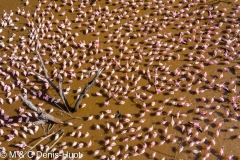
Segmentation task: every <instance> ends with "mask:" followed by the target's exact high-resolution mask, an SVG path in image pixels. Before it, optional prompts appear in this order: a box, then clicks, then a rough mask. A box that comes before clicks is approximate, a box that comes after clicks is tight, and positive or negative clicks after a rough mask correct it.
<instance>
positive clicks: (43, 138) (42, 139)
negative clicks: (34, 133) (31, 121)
mask: <svg viewBox="0 0 240 160" xmlns="http://www.w3.org/2000/svg"><path fill="white" fill-rule="evenodd" d="M53 134H55V132H52V133H51V134H49V135H47V136H45V137H41V139H40V140H39V141H38V142H37V143H36V144H35V145H34V146H32V147H31V148H30V149H29V150H28V151H27V152H25V153H24V154H23V156H21V157H24V156H25V155H26V154H27V153H28V152H29V151H31V150H32V149H33V148H35V147H36V146H37V145H38V144H39V143H41V142H42V141H44V140H45V139H47V138H48V137H50V136H52V135H53ZM21 157H20V158H19V159H21ZM19 159H18V160H19Z"/></svg>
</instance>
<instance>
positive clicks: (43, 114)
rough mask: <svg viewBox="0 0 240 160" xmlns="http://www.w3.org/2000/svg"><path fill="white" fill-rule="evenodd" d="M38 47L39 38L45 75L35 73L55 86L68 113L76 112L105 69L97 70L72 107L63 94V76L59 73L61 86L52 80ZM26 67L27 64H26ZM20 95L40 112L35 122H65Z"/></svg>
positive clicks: (34, 109) (28, 104)
mask: <svg viewBox="0 0 240 160" xmlns="http://www.w3.org/2000/svg"><path fill="white" fill-rule="evenodd" d="M38 47H39V41H38V40H37V43H36V54H37V56H38V58H39V61H40V63H41V67H42V68H43V71H44V76H43V75H41V74H39V73H37V72H35V71H34V73H35V74H37V75H38V76H40V77H41V78H44V79H46V80H47V82H48V83H49V84H50V85H51V86H52V87H53V89H54V90H55V91H56V92H57V93H58V95H59V96H60V98H61V99H62V101H63V104H64V106H65V108H66V111H68V113H69V112H70V110H71V111H72V112H76V111H77V110H78V109H79V105H80V103H81V101H82V99H83V96H84V95H85V94H86V92H87V90H88V89H89V88H90V87H91V86H92V85H93V84H94V83H95V82H96V80H97V78H98V77H99V75H100V74H101V73H102V71H103V69H99V70H98V71H96V72H97V73H96V75H95V76H94V78H93V79H92V80H91V81H90V82H89V83H88V84H87V85H86V86H85V87H84V89H83V91H82V92H81V93H80V94H79V96H78V99H77V101H76V103H75V105H74V107H73V108H71V107H70V106H69V103H68V101H67V99H66V97H65V95H64V94H63V89H62V83H63V78H62V76H61V75H60V74H58V85H59V87H56V86H55V85H54V84H53V82H52V81H51V80H50V78H49V76H48V70H47V69H46V67H45V65H44V62H43V60H42V57H41V55H40V53H39V52H38ZM22 65H24V66H25V64H23V63H22ZM25 67H26V66H25ZM19 97H20V98H21V100H22V101H23V102H24V103H25V104H26V105H27V106H28V107H29V108H30V109H32V110H33V111H35V112H36V113H38V115H39V118H40V120H39V121H37V122H35V123H36V124H41V125H44V123H45V121H48V120H50V121H52V122H54V123H63V122H62V120H60V119H58V118H56V117H54V116H52V115H50V114H48V113H46V112H45V111H44V110H42V109H39V108H38V107H36V106H34V105H33V104H32V102H31V101H29V100H28V99H27V98H25V97H24V96H22V95H21V94H19Z"/></svg>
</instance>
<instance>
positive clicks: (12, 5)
mask: <svg viewBox="0 0 240 160" xmlns="http://www.w3.org/2000/svg"><path fill="white" fill-rule="evenodd" d="M117 2H118V3H117ZM226 2H230V1H224V2H223V1H207V2H199V3H197V2H196V5H195V6H193V5H191V4H190V6H188V4H189V2H187V1H182V2H180V1H175V2H173V1H171V2H165V3H164V2H163V1H159V2H158V3H157V2H155V1H136V2H135V1H112V2H110V1H108V2H107V1H102V0H99V1H97V2H96V5H95V3H94V5H93V6H90V4H89V3H87V2H85V1H83V2H82V3H83V4H84V5H85V6H86V7H80V4H81V1H74V2H72V3H73V4H72V6H71V1H67V3H66V4H64V3H62V2H60V1H57V2H52V1H42V3H38V2H37V1H30V3H29V4H28V5H27V6H25V1H24V2H23V1H17V2H15V1H13V0H9V1H6V2H5V1H4V2H2V3H1V4H2V5H1V6H0V7H1V10H0V11H1V12H0V13H1V14H2V15H3V14H4V11H3V9H2V8H4V10H5V11H6V12H7V14H10V10H12V11H13V12H14V13H13V16H12V17H11V19H12V20H13V23H14V26H9V23H8V24H7V26H6V27H3V26H2V27H1V28H2V29H3V30H2V33H0V34H1V35H0V36H4V37H5V38H4V37H1V40H2V42H4V44H5V47H1V49H0V50H1V53H2V54H1V55H2V56H1V58H2V60H1V70H2V71H4V72H6V76H4V75H2V74H0V78H1V81H2V82H4V84H6V85H11V82H13V83H15V84H17V78H19V79H20V80H21V81H22V82H23V84H24V85H23V88H25V89H27V92H28V93H27V97H28V99H30V100H31V101H32V102H33V103H34V104H38V103H42V102H43V103H44V104H43V106H41V107H42V108H44V109H45V110H46V111H48V110H50V109H51V108H53V109H54V112H53V113H51V114H52V115H54V116H55V117H57V118H60V119H62V121H63V122H64V124H55V125H54V128H53V129H52V131H55V132H57V131H58V130H59V129H63V130H64V136H63V137H62V138H61V139H60V141H59V142H58V143H57V144H56V145H55V146H54V148H56V151H55V153H58V152H59V151H60V150H62V149H63V147H61V145H60V144H61V143H62V142H67V144H66V146H68V147H66V148H65V149H64V152H65V153H66V152H67V151H68V152H69V153H76V152H81V153H82V154H83V159H100V158H104V159H108V158H109V159H114V158H115V159H124V158H128V159H152V158H153V155H152V154H153V153H156V156H155V157H154V159H163V158H165V159H204V157H205V158H206V159H227V157H228V158H230V157H231V155H232V159H238V157H239V156H240V154H239V151H238V150H239V143H238V142H239V138H238V137H239V133H238V132H239V127H238V126H239V116H238V114H239V110H236V111H235V110H234V109H233V107H232V97H233V96H234V95H238V89H239V80H238V79H239V77H238V76H237V75H238V67H237V65H239V54H238V50H239V36H240V35H239V32H238V30H239V29H240V28H239V19H238V18H239V11H240V7H239V2H238V1H236V2H232V3H230V4H228V3H226ZM55 3H56V5H57V7H60V11H57V7H56V9H54V5H55ZM204 3H205V4H206V5H203V4H204ZM3 4H4V5H3ZM49 4H52V7H50V8H48V7H47V6H48V5H49ZM181 4H182V5H181ZM37 5H38V7H36V6H37ZM17 7H19V8H20V10H21V11H20V12H22V11H23V9H24V10H25V12H26V13H27V12H28V11H29V12H30V14H31V16H30V17H28V19H29V20H31V21H32V23H33V24H34V26H28V20H27V18H26V15H19V14H17V11H18V8H17ZM37 8H40V9H39V11H36V10H37ZM71 8H73V9H74V11H73V12H72V13H71V12H70V10H71ZM107 8H108V9H107ZM91 10H92V11H91ZM208 10H210V12H212V15H213V16H214V15H215V14H216V15H217V17H213V18H211V15H210V14H208ZM35 11H36V17H34V12H35ZM97 11H98V12H99V11H100V12H101V13H97ZM47 12H49V14H47ZM63 12H65V15H63V16H61V14H63ZM124 12H126V13H124ZM155 13H156V14H155ZM178 13H179V14H178ZM94 14H95V15H96V17H94V18H93V19H92V20H91V16H93V15H94ZM97 14H99V15H97ZM121 14H123V16H122V18H121ZM174 14H177V15H176V16H175V17H173V16H174ZM181 14H182V15H181ZM234 14H235V16H234ZM78 15H79V21H78V22H75V19H76V17H77V16H78ZM118 16H120V17H118ZM6 17H8V15H7V16H6ZM100 17H101V19H100ZM104 17H105V18H104ZM177 17H178V18H179V19H177ZM3 18H4V17H3ZM16 18H18V19H19V20H18V21H16V20H15V19H16ZM44 18H45V20H42V19H44ZM56 19H58V20H59V23H58V24H56V23H55V22H56ZM81 19H82V22H81ZM119 19H120V20H119ZM47 20H48V21H49V24H50V25H49V26H48V27H42V24H43V23H44V24H45V25H47V23H48V22H47ZM42 21H43V22H42ZM64 21H65V22H64ZM63 22H64V23H63ZM87 22H89V23H87ZM103 23H105V26H104V25H103ZM61 24H62V26H64V25H63V24H65V25H66V24H69V26H68V27H70V28H68V31H67V29H66V28H67V26H65V27H64V28H62V29H59V28H60V27H61ZM80 24H81V26H78V25H80ZM129 24H131V25H129ZM40 25H41V26H40ZM231 25H232V26H231ZM50 26H52V27H50ZM89 26H92V27H95V31H93V32H90V28H91V27H89ZM214 26H219V28H215V29H214V28H213V27H214ZM14 27H18V28H14ZM23 27H26V28H25V29H22V28H23ZM41 27H42V28H43V29H41ZM57 27H58V28H57ZM33 28H35V29H37V28H40V29H39V31H37V32H36V33H37V34H38V37H39V40H40V43H41V45H42V46H41V48H40V49H39V51H40V53H41V56H42V58H43V60H44V62H45V63H46V64H45V65H46V68H47V69H48V75H49V77H51V78H52V79H53V83H54V84H55V85H58V82H57V78H56V77H54V75H53V72H54V69H56V70H57V72H58V73H59V72H60V73H61V75H62V76H63V77H64V83H63V88H64V89H66V88H68V87H70V88H71V90H70V91H69V93H68V94H66V98H67V100H68V102H69V104H70V106H72V107H73V106H74V104H75V102H76V99H77V95H78V94H79V93H76V92H77V90H78V88H79V87H81V88H82V89H83V88H84V86H85V85H86V84H87V83H88V82H89V81H90V80H91V79H92V78H93V77H94V75H93V73H91V74H90V75H91V76H90V77H89V71H91V70H98V69H100V68H104V69H105V70H104V71H103V72H102V74H101V75H100V77H99V78H98V82H97V83H96V84H95V85H93V86H92V87H91V88H90V89H89V91H88V92H87V94H88V96H85V97H84V98H83V100H82V102H81V107H80V109H79V110H78V111H77V112H75V113H71V116H72V117H80V118H81V119H72V118H71V117H70V116H68V115H67V114H65V113H63V112H62V111H61V110H59V108H58V107H57V106H56V105H55V104H54V103H51V102H47V101H45V100H44V99H43V96H44V95H45V94H48V95H49V96H50V97H56V99H58V98H59V96H58V94H57V93H56V92H55V90H54V89H52V87H51V86H50V87H49V89H48V90H47V89H46V88H45V84H44V82H42V81H41V80H39V79H38V78H37V76H35V75H27V76H25V75H24V70H26V69H25V68H22V69H21V68H18V67H17V66H16V65H13V66H12V63H13V61H14V60H10V59H9V58H8V56H10V57H11V55H12V56H17V57H21V56H22V57H23V58H22V59H20V60H18V61H20V62H24V63H26V61H27V59H30V61H29V62H28V63H27V64H26V66H31V65H34V64H36V71H37V72H39V69H40V67H41V65H40V63H39V61H38V59H37V58H35V57H36V55H35V50H34V48H35V45H34V44H33V45H32V46H31V44H30V43H29V42H30V41H31V38H30V35H29V33H30V30H31V29H33ZM46 28H49V29H48V30H47V31H46ZM50 28H52V30H50ZM229 28H231V30H230V29H229ZM86 29H88V32H89V33H87V34H86ZM194 30H195V31H194ZM67 32H69V33H68V34H67ZM98 32H99V33H98ZM180 32H183V33H184V34H183V36H182V38H183V41H182V42H181V41H180V40H179V34H180ZM44 33H45V37H43V35H44ZM76 33H78V34H79V35H78V36H76ZM13 34H16V36H15V37H14V38H13V41H11V40H10V41H11V42H9V38H10V37H11V36H12V35H13ZM74 34H75V35H74ZM96 34H99V35H96ZM111 34H112V36H111ZM54 35H55V36H56V38H52V36H54ZM194 35H195V40H194V38H193V37H194ZM228 35H229V37H228ZM19 36H24V37H25V39H26V42H25V43H23V44H25V45H26V47H25V48H23V49H21V47H20V46H21V42H20V41H21V40H20V39H19V38H20V37H19ZM48 36H49V38H48ZM50 36H51V38H50ZM57 36H59V38H57ZM72 36H74V40H72V39H71V37H72ZM41 37H43V38H41ZM62 37H63V39H61V38H62ZM98 38H99V41H100V42H99V47H98V53H96V50H97V49H96V48H95V47H93V46H91V47H90V46H89V44H92V42H95V41H96V40H97V39H98ZM173 38H175V41H174V40H173ZM223 38H224V39H227V40H228V39H231V38H236V39H235V41H233V42H229V43H230V44H229V45H226V43H225V42H224V40H223ZM65 39H66V42H63V41H64V40H65ZM109 39H111V41H110V42H108V41H109ZM201 39H202V40H201ZM32 41H33V42H35V41H36V39H35V38H34V37H33V40H32ZM83 41H85V42H86V46H84V47H79V46H78V47H76V46H75V45H74V43H81V42H83ZM157 41H159V46H158V43H157ZM217 41H218V42H217ZM67 43H68V44H69V46H68V44H67ZM121 43H122V44H121ZM185 43H186V44H185ZM11 44H12V45H13V47H11V46H10V47H9V48H7V47H8V46H9V45H11ZM23 44H22V46H23ZM45 44H46V45H47V44H48V45H50V44H52V46H51V47H52V48H53V49H52V50H51V49H50V48H51V47H49V48H47V47H46V45H45ZM207 44H209V46H207ZM15 45H17V46H19V47H18V49H17V50H16V52H15V53H14V52H13V50H14V49H13V48H14V47H15ZM121 45H122V46H121ZM108 47H111V48H108ZM28 49H30V51H29V53H27V50H28ZM31 49H32V50H31ZM216 49H218V50H216ZM24 50H25V53H24ZM214 50H215V52H214ZM225 50H227V51H228V53H224V51H225ZM65 52H67V53H65ZM75 53H76V55H74V54H75ZM68 54H69V55H68ZM25 56H27V57H25ZM24 57H25V58H26V59H24ZM74 57H77V59H75V61H74ZM59 58H61V59H59ZM51 59H59V60H58V62H57V63H53V62H52V61H54V60H51ZM114 60H116V62H115V61H114ZM47 61H49V63H48V64H47ZM64 61H66V69H65V71H63V72H61V70H63V65H64V63H65V62H64ZM71 61H72V64H70V63H71ZM69 62H70V63H69ZM118 62H119V63H120V66H118ZM15 63H17V62H15ZM79 63H81V66H80V65H79ZM8 66H10V68H9V69H8ZM72 68H73V69H74V72H75V73H76V78H73V79H72V83H69V80H70V79H71V78H70V74H69V72H68V71H69V70H70V69H72ZM124 68H125V69H124ZM155 69H157V75H156V81H157V82H155V80H154V75H155V72H154V70H155ZM13 70H16V71H19V73H20V75H19V76H18V77H16V76H13V75H12V71H13ZM64 72H65V73H64ZM147 72H149V74H148V73H147ZM40 74H42V75H44V73H43V71H41V73H40ZM221 74H222V75H221ZM7 75H10V78H9V79H7V80H5V78H6V77H7ZM27 78H28V79H29V80H30V81H31V82H33V83H34V84H33V86H37V87H39V88H40V90H41V91H42V92H43V94H42V96H40V97H37V98H36V99H32V96H33V94H32V93H31V91H34V90H35V89H33V86H31V85H30V83H28V84H25V81H26V79H27ZM214 78H215V81H214ZM137 79H139V81H138V80H137ZM178 82H180V84H177V83H178ZM224 82H225V83H224ZM191 83H192V84H191ZM223 83H224V85H225V86H226V87H227V90H229V91H225V90H224V89H220V88H219V87H217V86H215V85H216V84H223ZM154 84H155V85H156V87H157V89H160V91H159V92H160V93H158V94H157V93H156V90H155V87H154ZM148 85H151V87H150V88H149V89H147V86H148ZM207 86H211V88H208V87H207ZM235 86H236V89H235V90H236V91H235V90H234V87H235ZM126 88H128V89H126ZM121 89H122V90H121ZM10 92H11V95H9V97H10V98H14V97H15V95H17V94H19V93H22V94H23V92H24V89H20V87H19V86H16V87H15V88H14V89H12V90H11V91H10ZM64 92H65V90H64ZM96 93H101V94H102V96H97V94H96ZM136 94H139V95H140V97H141V98H142V100H139V99H137V98H136ZM0 95H1V96H0V97H1V98H2V99H3V100H4V103H3V104H2V105H1V108H2V109H3V110H4V112H5V114H6V115H9V116H10V118H13V122H9V123H10V124H12V123H17V124H19V127H13V126H12V128H8V127H6V125H5V126H2V125H1V129H2V130H3V131H4V133H3V135H2V137H1V138H0V141H1V142H2V144H1V146H3V147H5V148H6V151H7V153H9V151H17V150H20V151H25V152H26V151H27V150H29V148H25V149H19V147H16V146H15V144H16V143H20V142H21V141H25V142H26V143H27V145H29V146H33V145H34V144H36V142H38V141H39V140H40V137H41V136H43V135H44V132H43V130H42V128H41V127H39V130H38V131H37V132H36V133H34V135H31V134H30V133H26V132H25V131H23V126H27V125H28V123H26V122H25V118H24V119H23V122H21V123H18V122H17V121H18V118H19V117H20V115H19V114H18V112H17V109H18V108H19V107H22V108H24V109H25V112H30V113H33V111H31V110H29V109H27V106H26V105H25V104H23V103H22V102H21V101H20V100H18V101H16V102H13V103H12V104H9V101H8V99H7V97H6V96H7V92H6V91H4V87H2V88H1V91H0ZM114 96H115V97H114ZM148 97H149V98H148ZM204 98H206V99H204ZM221 98H223V100H221ZM180 99H181V100H180ZM107 101H109V105H108V106H105V105H104V102H107ZM238 102H239V101H238V99H237V100H236V103H237V104H238ZM61 103H62V102H61ZM121 103H124V104H121ZM84 104H85V105H86V106H85V107H83V106H84ZM144 106H145V107H144ZM118 111H119V112H120V113H121V114H122V116H121V117H120V119H118V118H115V115H116V114H117V112H118ZM107 112H108V113H107ZM109 112H111V113H109ZM101 114H104V117H103V118H102V119H100V116H101ZM128 115H130V116H131V117H128ZM90 116H93V118H92V120H89V117H90ZM1 119H2V120H3V119H4V115H1ZM172 119H173V120H172ZM36 120H37V118H35V117H34V116H33V117H31V118H30V119H29V121H30V122H34V121H36ZM143 120H145V121H144V122H143V123H141V122H140V121H143ZM5 121H7V120H5ZM69 122H71V123H72V124H73V126H68V123H69ZM118 122H119V124H118ZM189 122H194V123H199V126H200V128H201V129H200V130H201V131H203V132H200V131H199V130H198V129H197V128H196V127H194V126H193V125H190V124H189ZM221 123H222V126H220V125H219V124H221ZM80 125H82V128H81V129H77V128H78V127H79V126H80ZM96 125H99V126H100V129H97V128H96ZM206 126H208V128H207V127H206ZM46 127H47V125H45V128H46ZM15 128H16V129H17V130H18V132H19V133H22V132H23V133H25V134H26V136H27V138H26V139H24V138H23V137H22V136H21V135H19V136H16V137H15V138H14V139H13V140H10V141H6V140H7V139H8V136H7V135H8V134H13V129H15ZM30 128H31V129H34V127H33V126H31V127H30ZM183 128H185V129H183ZM182 129H183V131H182ZM75 131H76V134H75V135H74V136H70V134H72V133H73V132H75ZM79 132H81V133H82V134H81V136H79V137H78V136H77V134H78V133H79ZM124 132H126V133H124ZM218 132H219V135H218ZM155 134H156V137H155V138H154V135H155ZM86 135H88V136H87V137H86ZM114 136H117V138H116V139H115V140H110V141H109V143H107V142H108V140H109V139H111V138H112V137H114ZM204 138H206V139H205V140H204ZM54 142H55V141H52V140H51V139H46V140H45V141H43V142H41V143H40V144H42V145H44V146H45V148H46V145H47V146H49V147H50V146H51V145H52V144H53V143H54ZM73 142H77V145H76V146H75V147H72V143H73ZM90 142H92V144H91V145H90ZM80 143H83V144H84V146H83V147H81V148H80V147H78V146H79V144H80ZM154 143H155V145H154ZM88 145H89V146H88ZM111 145H112V147H110V146H111ZM151 145H152V146H151ZM126 146H129V147H128V148H127V149H126ZM144 146H146V148H145V149H144ZM221 147H223V148H224V150H223V151H224V152H223V153H222V154H221V153H220V150H221ZM36 148H38V149H39V148H40V145H37V146H36ZM36 148H35V147H34V149H33V150H34V151H36ZM96 150H99V153H98V154H97V155H94V152H95V151H96ZM43 153H46V152H45V151H43ZM104 155H105V156H106V157H104ZM208 155H209V157H208ZM7 158H8V159H11V158H10V157H7ZM42 159H44V158H42Z"/></svg>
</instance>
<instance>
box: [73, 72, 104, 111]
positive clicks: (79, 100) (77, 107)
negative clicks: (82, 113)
mask: <svg viewBox="0 0 240 160" xmlns="http://www.w3.org/2000/svg"><path fill="white" fill-rule="evenodd" d="M102 71H103V68H101V69H100V70H98V72H97V74H96V75H95V77H94V78H93V79H92V80H91V81H90V82H88V84H87V85H86V86H85V87H84V89H83V91H82V92H81V93H80V94H79V97H78V100H77V102H76V103H75V106H74V110H73V112H76V111H77V110H78V109H79V104H80V102H81V101H82V98H83V96H84V95H85V93H86V92H87V90H88V89H89V88H90V87H91V86H92V85H93V84H94V83H95V82H96V80H97V78H98V77H99V75H100V74H101V73H102Z"/></svg>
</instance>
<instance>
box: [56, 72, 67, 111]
mask: <svg viewBox="0 0 240 160" xmlns="http://www.w3.org/2000/svg"><path fill="white" fill-rule="evenodd" d="M62 82H63V78H62V76H61V75H60V74H58V86H59V90H58V91H59V93H58V94H59V95H60V97H61V98H62V100H63V103H64V105H65V107H66V109H67V111H68V113H69V112H70V111H69V109H68V108H69V107H70V106H69V104H68V102H67V99H66V97H65V95H64V94H63V89H62Z"/></svg>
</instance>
